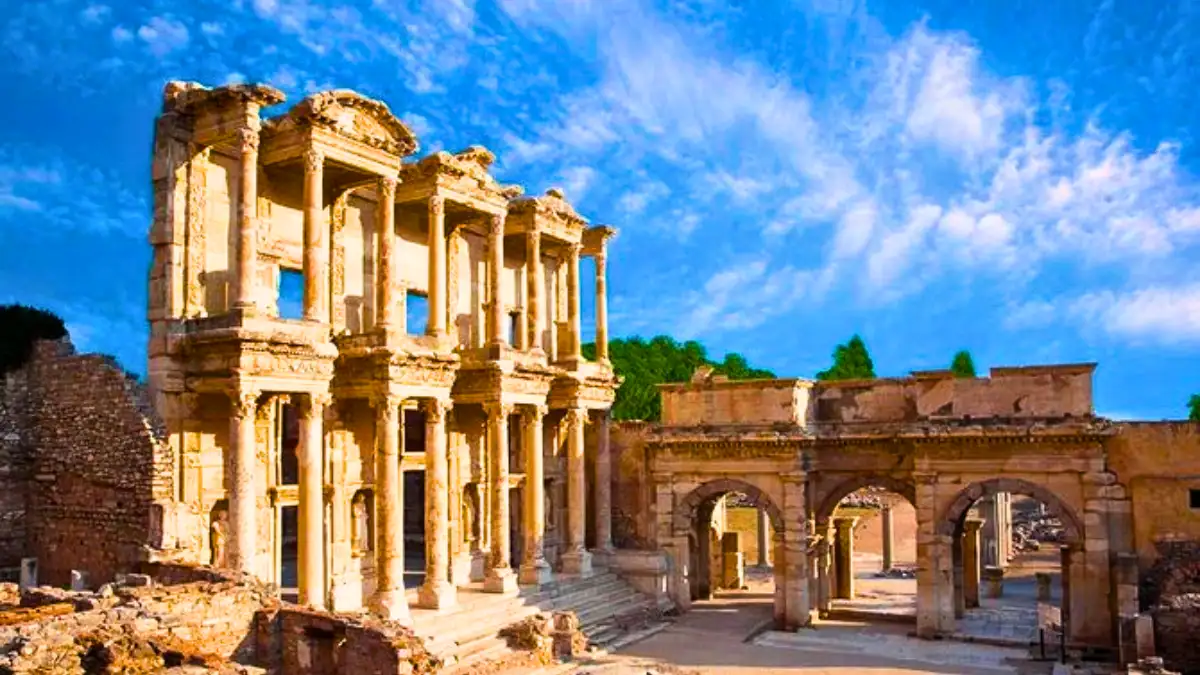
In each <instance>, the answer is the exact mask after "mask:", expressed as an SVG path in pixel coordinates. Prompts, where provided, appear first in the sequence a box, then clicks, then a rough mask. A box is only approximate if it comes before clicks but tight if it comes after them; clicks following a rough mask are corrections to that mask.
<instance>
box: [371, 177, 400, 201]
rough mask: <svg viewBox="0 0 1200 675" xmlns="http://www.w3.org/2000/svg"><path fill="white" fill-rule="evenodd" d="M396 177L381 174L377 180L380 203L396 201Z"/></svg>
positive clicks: (376, 186)
mask: <svg viewBox="0 0 1200 675" xmlns="http://www.w3.org/2000/svg"><path fill="white" fill-rule="evenodd" d="M396 182H397V181H396V178H395V177H394V176H380V177H379V180H377V181H376V182H375V191H376V192H378V193H379V203H380V204H386V203H388V202H394V201H396Z"/></svg>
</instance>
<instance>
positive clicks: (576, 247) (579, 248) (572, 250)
mask: <svg viewBox="0 0 1200 675" xmlns="http://www.w3.org/2000/svg"><path fill="white" fill-rule="evenodd" d="M582 252H583V244H581V243H579V242H575V243H573V244H567V257H568V258H570V259H571V260H573V261H576V262H578V261H579V255H580V254H581V253H582Z"/></svg>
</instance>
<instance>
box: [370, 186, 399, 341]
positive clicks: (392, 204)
mask: <svg viewBox="0 0 1200 675" xmlns="http://www.w3.org/2000/svg"><path fill="white" fill-rule="evenodd" d="M375 192H376V194H377V195H378V198H379V201H378V203H377V204H376V208H375V223H376V228H377V229H378V230H379V289H378V290H377V291H376V294H375V297H376V298H378V299H377V300H376V306H377V308H378V309H377V312H376V316H377V317H378V318H377V319H376V321H375V324H376V325H377V326H378V327H379V328H381V329H383V330H384V331H386V330H388V329H394V328H396V326H397V323H396V179H395V178H392V177H390V176H384V177H382V178H380V179H379V180H378V181H377V182H376V186H375Z"/></svg>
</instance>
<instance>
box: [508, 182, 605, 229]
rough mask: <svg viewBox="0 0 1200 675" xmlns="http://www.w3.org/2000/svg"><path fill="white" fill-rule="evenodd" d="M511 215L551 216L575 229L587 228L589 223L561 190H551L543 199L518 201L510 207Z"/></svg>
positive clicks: (528, 198) (533, 198) (534, 198)
mask: <svg viewBox="0 0 1200 675" xmlns="http://www.w3.org/2000/svg"><path fill="white" fill-rule="evenodd" d="M508 211H509V213H522V212H533V213H534V214H535V215H542V216H549V217H552V218H556V219H558V220H560V221H562V222H565V223H567V224H570V225H572V226H575V227H581V228H582V227H586V226H587V224H588V221H587V219H586V218H584V217H583V216H581V215H579V213H578V212H577V211H576V210H575V207H574V206H571V203H570V202H568V201H567V196H566V194H565V193H563V191H562V189H561V188H550V189H549V190H546V194H544V195H542V196H541V197H526V198H524V199H516V200H514V201H513V202H512V203H511V204H509V207H508Z"/></svg>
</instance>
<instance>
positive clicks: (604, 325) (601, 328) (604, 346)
mask: <svg viewBox="0 0 1200 675" xmlns="http://www.w3.org/2000/svg"><path fill="white" fill-rule="evenodd" d="M595 260H596V360H597V361H600V362H601V363H603V362H606V361H608V261H607V255H606V254H605V251H604V248H603V247H601V249H600V252H599V253H597V254H596V258H595Z"/></svg>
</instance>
